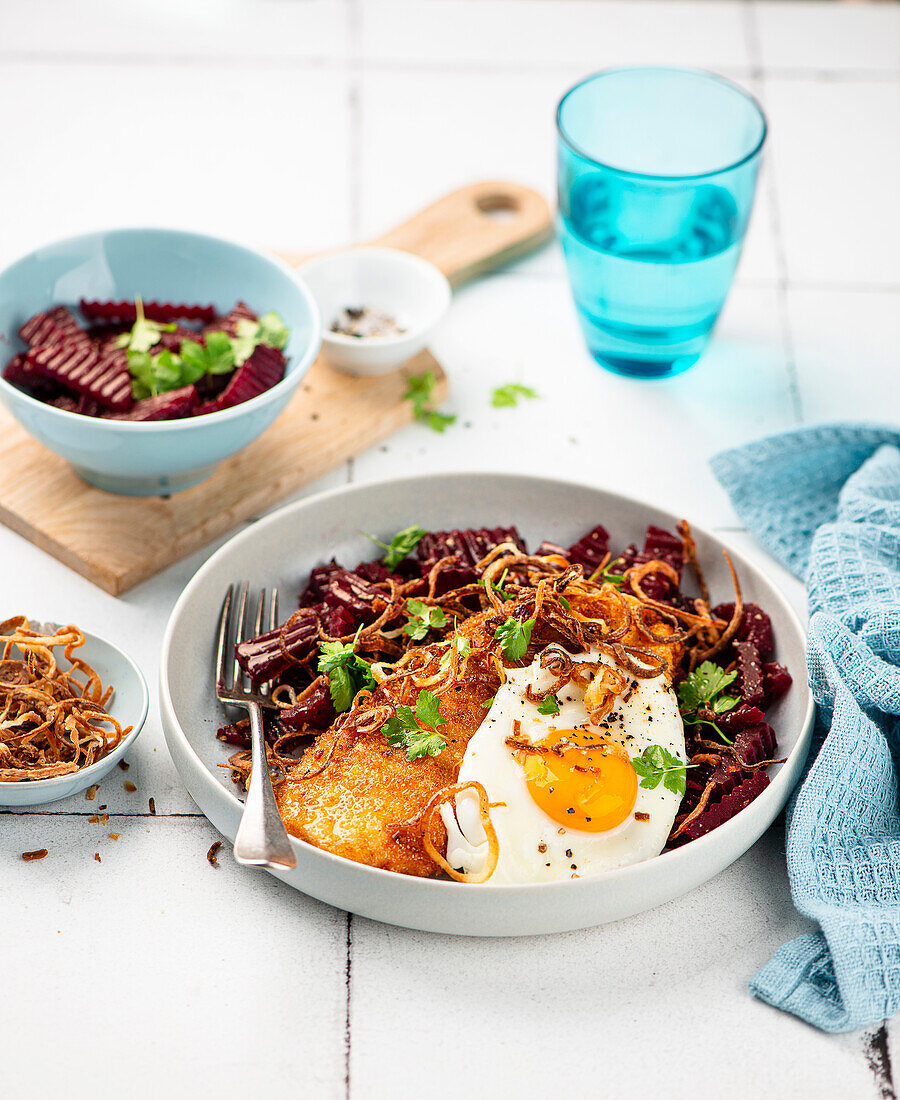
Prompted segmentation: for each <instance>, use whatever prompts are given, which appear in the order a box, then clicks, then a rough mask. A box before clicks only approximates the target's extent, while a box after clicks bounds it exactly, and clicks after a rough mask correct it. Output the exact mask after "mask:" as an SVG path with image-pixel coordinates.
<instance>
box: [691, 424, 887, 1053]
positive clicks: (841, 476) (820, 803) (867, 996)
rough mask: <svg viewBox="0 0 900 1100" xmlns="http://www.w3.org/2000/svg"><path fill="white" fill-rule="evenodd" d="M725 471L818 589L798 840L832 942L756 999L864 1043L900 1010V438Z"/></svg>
mask: <svg viewBox="0 0 900 1100" xmlns="http://www.w3.org/2000/svg"><path fill="white" fill-rule="evenodd" d="M712 468H713V471H714V473H715V474H716V476H717V477H718V479H719V481H720V482H721V483H722V485H723V486H724V487H725V489H726V490H727V492H728V493H729V495H730V497H731V500H732V503H733V505H734V507H735V510H736V511H737V513H738V515H739V516H740V517H741V519H742V520H743V521H744V523H745V524H746V526H747V528H748V529H749V530H750V531H752V532H753V533H754V534H756V536H757V537H758V538H759V540H760V541H761V542H762V543H763V544H764V545H765V546H766V547H767V548H768V549H769V550H770V551H771V552H772V553H773V554H774V555H775V557H777V558H779V559H780V560H781V561H782V562H783V563H784V564H785V565H786V566H787V567H788V568H789V569H791V570H792V571H793V572H795V573H796V574H798V575H799V576H801V577H805V578H806V590H807V599H808V604H809V616H810V622H809V640H808V645H807V666H808V671H809V682H810V686H811V688H812V692H813V696H814V698H815V701H816V704H817V708H818V710H817V717H816V728H815V732H814V735H813V744H812V749H811V750H810V762H809V765H808V770H807V773H806V776H805V778H804V779H803V780H802V781H801V784H800V786H799V788H798V790H797V791H796V793H795V794H794V797H793V799H792V800H791V803H790V804H789V806H788V831H787V865H788V875H789V878H790V882H791V894H792V897H793V901H794V905H795V906H796V907H797V909H798V910H799V911H800V912H801V913H802V914H803V915H804V916H806V917H808V918H810V919H811V920H813V921H815V922H816V924H817V925H818V930H817V931H815V932H813V933H812V934H810V935H805V936H800V937H799V938H798V939H796V940H793V941H792V942H790V943H787V944H785V945H784V946H783V947H782V948H780V949H779V950H778V951H777V952H776V954H775V956H774V957H773V958H772V960H771V961H770V962H769V963H768V964H767V965H765V966H764V967H763V968H762V970H760V971H759V973H758V974H756V976H755V977H754V978H753V980H752V981H751V983H750V990H751V992H752V993H754V994H755V995H756V996H757V997H760V998H761V999H762V1000H764V1001H767V1002H768V1003H769V1004H772V1005H775V1006H776V1007H777V1008H781V1009H784V1010H786V1011H787V1012H792V1013H793V1014H794V1015H795V1016H799V1017H800V1018H801V1019H803V1020H806V1021H807V1022H808V1023H810V1024H813V1025H815V1026H816V1027H819V1028H822V1029H823V1030H824V1031H832V1032H836V1031H853V1030H855V1029H856V1028H860V1027H865V1026H867V1025H870V1024H873V1023H876V1022H879V1021H881V1020H883V1019H885V1018H887V1017H888V1016H892V1015H893V1014H894V1013H895V1012H897V1011H898V1010H900V798H898V783H897V766H898V762H900V430H897V429H892V428H889V427H884V426H879V425H874V424H828V425H822V426H819V427H814V428H805V429H800V430H798V431H794V432H788V433H786V434H784V435H778V436H771V437H769V438H767V439H762V440H759V441H757V442H755V443H750V444H748V445H746V446H744V447H738V448H736V449H734V450H729V451H724V452H722V453H721V454H718V455H716V456H715V457H714V458H713V460H712Z"/></svg>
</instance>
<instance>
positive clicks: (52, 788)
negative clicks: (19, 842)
mask: <svg viewBox="0 0 900 1100" xmlns="http://www.w3.org/2000/svg"><path fill="white" fill-rule="evenodd" d="M84 639H85V641H84V645H83V646H81V647H80V648H79V649H78V650H77V653H78V656H79V657H81V658H83V660H85V661H87V663H88V664H89V665H91V667H92V668H94V669H96V671H97V673H98V675H99V676H100V679H101V680H102V681H103V686H104V687H106V686H107V685H108V684H112V685H113V687H114V688H115V693H114V694H113V697H112V699H111V700H110V702H109V705H108V706H107V711H108V713H109V714H111V715H112V716H113V718H115V719H117V720H118V721H119V722H120V723H121V724H122V725H123V726H134V729H133V730H132V731H131V733H129V734H128V736H127V737H123V738H122V740H121V741H120V742H119V744H118V745H116V747H115V748H114V749H113V751H112V752H111V753H109V755H108V756H104V757H103V759H102V760H98V761H97V763H96V764H91V765H90V767H88V768H82V769H81V771H77V772H72V773H71V774H70V775H58V776H56V777H55V778H53V779H36V780H34V781H30V780H26V781H25V782H21V781H20V782H17V783H0V808H4V809H6V808H12V807H21V806H41V805H43V804H44V803H45V802H58V801H59V799H61V798H68V797H69V795H73V794H78V793H79V792H80V791H85V790H87V788H88V787H91V786H93V785H94V784H95V783H99V782H100V780H101V779H103V777H104V776H105V775H107V774H108V773H109V772H110V771H111V770H112V769H113V768H114V767H115V766H116V764H118V762H119V761H120V760H121V759H122V757H123V756H124V755H125V753H126V752H128V750H129V749H130V748H131V746H132V745H133V744H134V742H135V739H136V738H137V736H138V734H139V733H140V732H141V729H142V728H143V725H144V722H146V720H147V714H148V712H149V710H150V692H149V690H148V688H147V681H146V680H145V679H144V674H143V673H142V672H141V670H140V669H139V668H138V667H137V665H136V664H135V663H134V661H132V659H131V658H130V657H129V656H128V655H127V654H125V653H123V652H122V650H121V649H119V648H118V646H114V645H113V644H112V642H107V641H105V640H104V639H103V638H98V637H97V635H96V634H88V633H87V631H85V632H84ZM59 659H60V661H61V663H62V665H63V667H65V658H64V657H60V658H59Z"/></svg>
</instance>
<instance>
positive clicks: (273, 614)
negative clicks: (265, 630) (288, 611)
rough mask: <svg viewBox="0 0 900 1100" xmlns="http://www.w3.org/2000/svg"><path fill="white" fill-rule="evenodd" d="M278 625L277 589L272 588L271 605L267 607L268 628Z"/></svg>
mask: <svg viewBox="0 0 900 1100" xmlns="http://www.w3.org/2000/svg"><path fill="white" fill-rule="evenodd" d="M276 626H278V589H277V588H273V589H272V605H271V607H270V608H269V630H274V629H275V627H276Z"/></svg>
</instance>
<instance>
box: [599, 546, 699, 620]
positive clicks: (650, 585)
mask: <svg viewBox="0 0 900 1100" xmlns="http://www.w3.org/2000/svg"><path fill="white" fill-rule="evenodd" d="M654 560H656V559H654V558H648V557H647V555H646V554H644V553H643V552H642V551H641V550H638V548H637V547H636V546H635V545H634V544H633V543H632V545H631V546H629V547H627V548H626V549H625V550H623V551H622V553H621V554H619V555H617V556H616V557H615V558H614V559H613V560H612V561H611V562H610V563H609V567H608V572H610V573H619V574H622V573H627V572H628V570H629V569H630V568H631V567H632V566H633V565H643V564H644V563H645V562H648V561H654ZM641 590H642V591H643V592H645V593H646V594H647V595H648V596H649V597H650V599H651V600H660V601H662V602H680V593H679V592H678V589H677V588H676V587H675V585H673V584H672V582H671V581H670V580H669V578H668V577H666V576H664V574H662V573H648V574H647V576H646V577H644V578H643V580H642V581H641ZM691 610H693V608H691Z"/></svg>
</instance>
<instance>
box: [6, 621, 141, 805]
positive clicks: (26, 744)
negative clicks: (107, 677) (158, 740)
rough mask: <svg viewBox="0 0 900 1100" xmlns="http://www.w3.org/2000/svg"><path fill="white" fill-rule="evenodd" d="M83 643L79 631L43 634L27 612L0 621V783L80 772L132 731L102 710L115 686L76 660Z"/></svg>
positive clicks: (64, 628)
mask: <svg viewBox="0 0 900 1100" xmlns="http://www.w3.org/2000/svg"><path fill="white" fill-rule="evenodd" d="M84 642H85V638H84V634H83V633H82V632H81V631H80V630H79V629H78V627H77V626H61V627H59V629H57V630H56V631H55V632H54V633H52V634H49V633H48V634H41V633H39V632H38V631H36V630H32V629H31V628H30V627H29V625H28V619H27V618H26V617H25V616H24V615H17V616H14V617H13V618H11V619H7V620H6V622H4V623H0V647H2V651H0V783H16V782H22V781H27V780H37V779H52V778H53V777H54V776H57V775H69V774H71V773H72V772H77V771H80V770H81V769H82V768H86V767H88V766H89V765H91V764H96V763H97V761H98V760H101V759H102V758H103V757H104V756H107V755H108V754H109V753H110V752H112V751H113V749H114V748H115V747H116V746H117V745H118V744H119V743H120V742H121V741H122V739H123V738H124V737H126V736H127V735H128V734H129V733H130V732H131V730H132V728H133V727H132V726H126V727H125V728H124V729H123V728H122V726H121V725H120V724H119V723H118V722H117V721H116V719H115V718H113V717H112V716H111V715H109V714H107V713H106V709H105V708H106V704H107V703H108V702H109V700H110V698H111V697H112V694H113V688H112V686H109V687H106V688H104V687H103V684H102V683H101V681H100V677H99V676H98V675H97V673H96V672H95V671H94V669H93V668H91V666H90V665H89V664H88V663H87V662H86V661H83V660H82V659H81V658H80V657H77V656H76V655H75V650H76V649H78V648H79V646H82V645H84ZM59 649H62V655H63V657H64V658H65V662H66V664H67V665H68V666H69V667H67V668H62V667H60V664H59V660H58V658H57V656H56V654H55V653H54V650H59Z"/></svg>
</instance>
